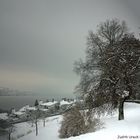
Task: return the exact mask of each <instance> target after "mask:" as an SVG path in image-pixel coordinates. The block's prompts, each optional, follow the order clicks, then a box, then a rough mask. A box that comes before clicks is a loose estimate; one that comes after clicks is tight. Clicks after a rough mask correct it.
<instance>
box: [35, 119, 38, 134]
mask: <svg viewBox="0 0 140 140" xmlns="http://www.w3.org/2000/svg"><path fill="white" fill-rule="evenodd" d="M35 127H36V136H37V135H38V125H37V121H36V122H35Z"/></svg>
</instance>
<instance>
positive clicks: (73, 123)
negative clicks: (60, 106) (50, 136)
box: [59, 106, 102, 138]
mask: <svg viewBox="0 0 140 140" xmlns="http://www.w3.org/2000/svg"><path fill="white" fill-rule="evenodd" d="M101 125H102V124H101V122H100V120H99V119H98V118H95V117H94V115H93V114H92V113H91V112H89V111H85V110H83V111H81V110H79V108H78V107H77V106H75V107H73V108H71V109H70V110H69V111H67V112H66V113H65V114H64V115H63V120H62V124H61V128H60V130H59V134H60V135H59V137H60V138H68V137H71V136H78V135H80V134H84V133H88V132H94V131H96V130H97V129H99V128H101Z"/></svg>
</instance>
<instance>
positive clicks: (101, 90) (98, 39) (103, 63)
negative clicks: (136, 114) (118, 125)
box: [75, 19, 138, 120]
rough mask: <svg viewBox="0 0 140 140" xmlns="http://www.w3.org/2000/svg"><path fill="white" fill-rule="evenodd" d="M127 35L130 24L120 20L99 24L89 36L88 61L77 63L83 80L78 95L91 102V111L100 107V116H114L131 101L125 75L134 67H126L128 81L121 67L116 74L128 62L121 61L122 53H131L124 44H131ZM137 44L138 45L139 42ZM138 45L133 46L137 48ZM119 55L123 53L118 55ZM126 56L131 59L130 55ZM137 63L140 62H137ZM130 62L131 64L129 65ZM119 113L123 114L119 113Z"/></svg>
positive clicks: (76, 69) (76, 67)
mask: <svg viewBox="0 0 140 140" xmlns="http://www.w3.org/2000/svg"><path fill="white" fill-rule="evenodd" d="M127 31H128V28H127V26H126V23H125V22H124V21H122V22H120V21H119V20H117V19H113V20H107V21H106V22H103V23H101V24H99V26H98V28H97V32H96V33H93V32H92V31H90V32H89V36H88V38H87V50H86V59H85V61H82V60H79V61H77V62H75V72H76V73H77V74H79V75H80V77H81V79H80V83H79V84H78V86H77V87H76V92H78V93H79V92H80V93H81V95H82V96H83V97H84V98H86V99H87V100H86V101H87V103H88V105H89V107H90V108H91V109H92V108H95V107H98V109H97V108H96V110H95V111H96V112H97V113H103V112H104V111H108V112H110V113H112V110H113V109H115V108H117V107H118V105H119V106H120V107H119V109H122V110H123V108H122V107H121V106H123V102H124V100H125V99H126V97H127V98H128V97H130V96H129V95H130V94H131V91H130V89H128V87H129V86H128V85H129V83H127V84H126V82H128V80H124V79H128V78H127V77H128V76H127V75H126V74H125V72H126V71H127V69H129V68H130V67H131V66H129V65H123V68H124V69H125V72H124V73H123V75H124V78H122V77H121V74H120V73H121V68H120V67H118V73H119V72H120V73H119V74H118V73H116V71H115V70H117V69H115V67H117V66H119V64H120V63H121V61H124V60H123V59H124V58H122V60H121V59H118V58H119V57H121V51H122V50H124V49H128V50H130V49H129V48H130V46H129V47H128V48H125V46H124V45H123V43H126V42H127V41H128V42H129V39H128V38H127V39H128V40H127V41H126V42H125V41H124V40H125V39H126V38H125V35H126V34H128V32H127ZM130 36H131V35H130ZM131 37H132V36H131ZM122 40H123V41H122ZM130 40H131V39H130ZM132 40H135V39H132ZM135 41H136V40H135ZM128 42H127V43H128ZM121 43H122V44H121ZM133 43H134V42H133ZM135 43H137V44H138V42H137V41H136V42H135ZM135 43H134V44H135ZM134 44H131V45H132V46H134ZM137 46H138V45H137ZM136 48H137V47H136ZM136 48H135V49H136ZM132 50H133V53H134V54H135V53H136V52H135V51H134V47H132V49H131V51H132ZM117 51H119V53H118V54H117ZM125 53H126V55H128V53H129V51H128V52H125ZM134 59H136V61H138V60H137V58H134ZM129 62H130V61H127V63H129ZM131 64H132V63H131ZM135 65H136V63H134V65H132V66H133V67H135ZM120 66H122V65H120ZM130 77H131V76H130ZM131 78H132V77H131ZM131 78H129V80H130V79H131ZM131 87H132V86H131ZM118 92H119V93H118ZM120 93H121V94H120ZM131 95H132V94H131ZM122 100H123V101H122ZM119 112H122V111H121V110H119ZM120 114H123V113H120ZM119 116H120V115H119ZM121 119H123V117H119V120H121Z"/></svg>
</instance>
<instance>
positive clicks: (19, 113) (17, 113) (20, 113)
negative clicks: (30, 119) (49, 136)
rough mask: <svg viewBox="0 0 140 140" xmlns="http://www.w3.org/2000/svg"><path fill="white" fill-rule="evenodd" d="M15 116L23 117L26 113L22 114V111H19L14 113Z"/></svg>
mask: <svg viewBox="0 0 140 140" xmlns="http://www.w3.org/2000/svg"><path fill="white" fill-rule="evenodd" d="M14 114H15V115H23V114H24V113H23V112H20V111H17V112H14Z"/></svg>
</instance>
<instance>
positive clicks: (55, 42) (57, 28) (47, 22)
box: [0, 0, 140, 97]
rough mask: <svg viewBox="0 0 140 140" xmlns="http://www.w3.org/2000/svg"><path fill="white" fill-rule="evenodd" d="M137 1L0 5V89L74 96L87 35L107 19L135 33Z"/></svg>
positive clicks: (12, 0)
mask: <svg viewBox="0 0 140 140" xmlns="http://www.w3.org/2000/svg"><path fill="white" fill-rule="evenodd" d="M139 5H140V1H139V0H133V1H132V0H0V87H9V88H12V89H19V90H26V91H32V92H34V93H39V94H46V95H48V96H52V97H60V96H73V91H74V87H75V86H76V85H77V84H78V81H79V77H78V76H77V75H76V74H75V73H74V72H73V63H74V61H75V60H78V59H79V58H82V57H83V56H84V51H85V48H86V36H87V35H88V31H89V30H93V31H95V30H96V26H97V24H99V23H100V22H101V21H105V20H106V19H111V18H119V19H120V20H125V21H126V22H127V24H128V26H129V27H130V29H131V31H134V32H136V31H137V32H136V33H137V34H138V27H139V26H140V24H139V23H140V17H139V16H140V15H139V12H140V10H139Z"/></svg>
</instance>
